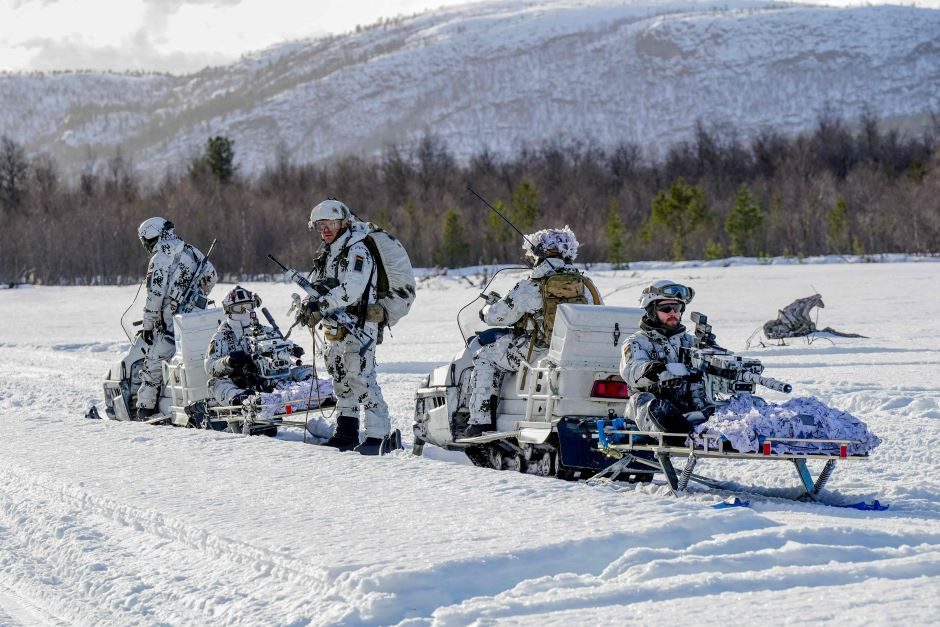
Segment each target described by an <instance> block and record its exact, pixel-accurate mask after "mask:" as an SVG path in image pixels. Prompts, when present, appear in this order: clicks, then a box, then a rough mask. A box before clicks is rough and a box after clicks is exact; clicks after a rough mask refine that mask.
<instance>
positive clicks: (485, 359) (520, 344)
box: [458, 226, 600, 438]
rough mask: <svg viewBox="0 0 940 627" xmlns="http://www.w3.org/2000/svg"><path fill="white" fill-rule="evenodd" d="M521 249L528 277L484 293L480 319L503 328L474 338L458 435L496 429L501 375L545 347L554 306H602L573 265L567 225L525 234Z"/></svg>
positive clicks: (572, 239) (572, 242) (573, 251)
mask: <svg viewBox="0 0 940 627" xmlns="http://www.w3.org/2000/svg"><path fill="white" fill-rule="evenodd" d="M523 250H524V251H525V256H526V261H527V262H528V263H529V264H530V265H531V266H532V271H531V273H530V274H529V277H528V278H526V279H523V280H521V281H519V282H518V283H517V284H516V285H515V287H513V288H512V289H511V290H510V291H509V293H507V294H506V296H504V297H501V298H500V297H499V295H498V294H495V293H491V294H490V295H487V296H488V297H487V305H486V306H484V308H483V309H481V310H480V319H481V320H483V321H484V322H485V323H487V324H489V325H491V326H494V327H503V329H501V330H500V329H492V330H490V331H485V332H484V333H482V334H480V335H479V336H478V338H477V340H476V341H477V343H480V344H483V346H482V347H481V348H480V349H479V350H478V351H477V352H476V354H475V355H474V357H473V373H472V374H471V376H470V386H471V392H470V400H469V410H470V416H469V419H468V421H467V426H466V428H465V429H463V431H462V432H460V433H458V437H461V438H470V437H476V436H479V435H481V434H482V433H483V432H485V431H492V430H493V429H494V428H495V424H494V423H495V417H496V410H497V405H498V404H499V388H500V385H501V383H502V379H503V376H504V375H505V374H506V373H508V372H516V371H518V370H519V367H520V366H521V364H522V361H523V360H525V359H531V358H532V353H533V351H534V350H535V349H536V348H538V349H544V348H547V346H548V343H549V342H550V341H551V332H552V327H553V324H554V318H555V309H556V307H557V306H558V304H560V303H565V302H567V303H589V302H592V303H594V304H600V297H599V296H597V293H596V292H597V291H596V289H594V287H593V284H592V283H590V280H589V279H588V278H587V277H585V276H584V275H583V274H582V273H581V272H580V271H579V270H578V269H577V268H575V267H574V266H573V265H572V263H573V262H574V259H575V257H577V254H578V240H577V238H575V235H574V233H573V232H572V231H571V229H569V228H568V227H567V226H566V227H565V228H563V229H544V230H541V231H537V232H535V233H532V234H531V235H528V236H527V237H526V238H525V242H524V244H523ZM586 285H587V286H588V288H589V289H588V293H585V287H586ZM507 327H511V328H507Z"/></svg>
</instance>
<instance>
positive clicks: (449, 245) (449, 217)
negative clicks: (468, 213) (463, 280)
mask: <svg viewBox="0 0 940 627" xmlns="http://www.w3.org/2000/svg"><path fill="white" fill-rule="evenodd" d="M469 252H470V245H469V244H467V238H466V234H465V232H464V227H463V219H462V218H461V216H460V212H459V211H457V210H456V209H448V210H447V213H445V214H444V232H443V234H442V235H441V245H440V248H438V250H437V255H436V257H437V263H438V265H441V266H445V267H447V268H454V267H457V266H460V265H462V264H463V263H465V262H466V260H467V255H468V253H469Z"/></svg>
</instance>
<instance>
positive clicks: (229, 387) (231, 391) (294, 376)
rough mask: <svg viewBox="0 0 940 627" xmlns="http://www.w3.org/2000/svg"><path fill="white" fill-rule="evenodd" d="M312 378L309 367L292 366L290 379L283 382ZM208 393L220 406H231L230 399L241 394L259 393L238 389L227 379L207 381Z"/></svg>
mask: <svg viewBox="0 0 940 627" xmlns="http://www.w3.org/2000/svg"><path fill="white" fill-rule="evenodd" d="M312 376H313V370H312V369H311V368H310V366H294V367H292V368H291V369H290V377H288V378H287V379H285V381H306V380H307V379H309V378H311V377H312ZM282 385H283V384H282V383H278V386H279V387H280V386H282ZM209 392H210V393H211V394H212V398H214V399H215V400H216V402H217V403H219V404H220V405H231V404H232V399H233V398H235V397H236V396H238V395H239V394H241V393H242V392H248V393H249V394H258V393H259V391H258V390H252V389H245V388H240V387H238V386H237V385H235V382H234V381H232V380H231V379H229V378H228V377H215V378H213V379H209Z"/></svg>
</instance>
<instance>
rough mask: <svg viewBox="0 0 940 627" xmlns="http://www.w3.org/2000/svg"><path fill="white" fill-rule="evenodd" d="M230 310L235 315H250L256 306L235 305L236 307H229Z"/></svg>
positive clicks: (246, 304)
mask: <svg viewBox="0 0 940 627" xmlns="http://www.w3.org/2000/svg"><path fill="white" fill-rule="evenodd" d="M228 310H229V311H231V312H232V313H234V314H243V313H248V312H249V311H254V310H255V304H254V303H235V304H234V305H229V308H228Z"/></svg>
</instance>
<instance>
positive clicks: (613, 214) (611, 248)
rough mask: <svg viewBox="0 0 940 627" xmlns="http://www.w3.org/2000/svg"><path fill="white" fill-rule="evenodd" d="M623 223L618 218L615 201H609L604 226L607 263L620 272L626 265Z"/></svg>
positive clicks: (618, 213)
mask: <svg viewBox="0 0 940 627" xmlns="http://www.w3.org/2000/svg"><path fill="white" fill-rule="evenodd" d="M624 231H625V229H624V223H623V218H621V217H620V210H619V209H618V207H617V202H616V201H611V203H610V208H609V209H608V210H607V221H606V222H605V224H604V238H605V239H606V240H607V261H609V262H610V263H612V264H614V269H616V270H620V269H622V268H623V267H624V266H625V265H626V264H625V262H626V260H627V251H626V245H625V243H624Z"/></svg>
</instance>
